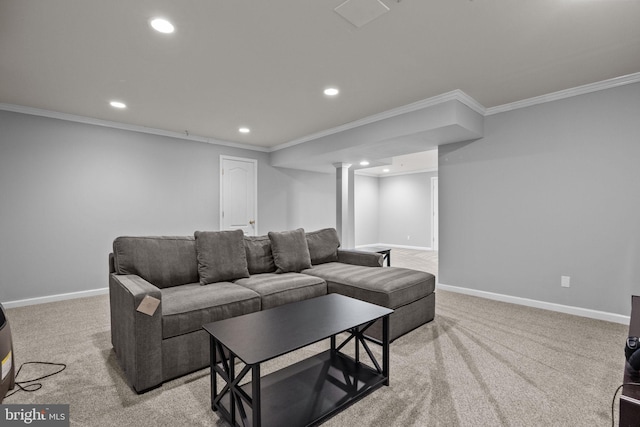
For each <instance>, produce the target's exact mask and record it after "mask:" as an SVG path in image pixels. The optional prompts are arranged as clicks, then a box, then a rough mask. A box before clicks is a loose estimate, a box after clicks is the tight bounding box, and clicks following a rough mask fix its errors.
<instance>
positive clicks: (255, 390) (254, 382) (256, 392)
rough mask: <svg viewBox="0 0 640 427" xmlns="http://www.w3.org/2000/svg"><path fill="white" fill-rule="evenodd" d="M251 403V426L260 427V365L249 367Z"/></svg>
mask: <svg viewBox="0 0 640 427" xmlns="http://www.w3.org/2000/svg"><path fill="white" fill-rule="evenodd" d="M251 403H252V406H253V407H252V408H251V411H252V414H253V426H254V427H260V425H261V419H262V417H261V416H260V412H261V411H260V364H259V363H256V364H255V365H253V366H252V367H251Z"/></svg>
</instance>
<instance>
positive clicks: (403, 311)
mask: <svg viewBox="0 0 640 427" xmlns="http://www.w3.org/2000/svg"><path fill="white" fill-rule="evenodd" d="M350 256H353V255H350ZM302 272H303V273H304V274H308V275H312V276H316V277H320V278H322V279H324V280H325V281H326V282H327V291H328V292H329V293H338V294H342V295H346V296H349V297H352V298H356V299H359V300H362V301H367V302H370V303H372V304H377V305H381V306H383V307H387V308H391V309H393V310H394V312H393V313H392V314H391V316H389V325H390V331H389V338H390V339H391V340H392V341H393V340H395V339H396V338H398V337H399V336H401V335H404V334H406V333H407V332H409V331H411V330H413V329H415V328H417V327H418V326H420V325H423V324H425V323H427V322H430V321H431V320H433V318H434V316H435V293H434V290H435V276H434V275H432V274H430V273H427V272H424V271H418V270H411V269H407V268H399V267H382V268H378V267H367V266H362V265H351V264H346V263H343V262H331V263H326V264H320V265H314V266H313V267H312V268H310V269H307V270H303V271H302ZM368 333H369V335H371V336H372V337H374V338H377V339H381V338H382V323H381V322H376V323H375V324H374V325H373V326H372V327H371V328H369V330H368Z"/></svg>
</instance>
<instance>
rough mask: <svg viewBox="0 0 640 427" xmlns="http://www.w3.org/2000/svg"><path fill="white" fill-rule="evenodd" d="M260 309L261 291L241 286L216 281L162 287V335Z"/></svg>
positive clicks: (177, 333)
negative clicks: (212, 282) (207, 283)
mask: <svg viewBox="0 0 640 427" xmlns="http://www.w3.org/2000/svg"><path fill="white" fill-rule="evenodd" d="M254 311H260V295H258V294H257V293H255V292H253V291H252V290H250V289H247V288H245V287H243V286H240V285H236V284H234V283H229V282H219V283H216V284H215V285H211V286H200V283H190V284H188V285H182V286H174V287H171V288H166V289H163V290H162V338H165V339H166V338H171V337H175V336H178V335H182V334H187V333H189V332H193V331H197V330H199V329H201V328H202V325H204V324H206V323H209V322H215V321H217V320H222V319H227V318H229V317H234V316H240V315H243V314H248V313H253V312H254Z"/></svg>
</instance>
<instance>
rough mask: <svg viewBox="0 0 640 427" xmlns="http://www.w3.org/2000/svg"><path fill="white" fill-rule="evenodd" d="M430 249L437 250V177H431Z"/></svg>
mask: <svg viewBox="0 0 640 427" xmlns="http://www.w3.org/2000/svg"><path fill="white" fill-rule="evenodd" d="M431 236H433V240H432V242H431V249H433V250H434V251H437V250H438V239H439V236H438V177H437V176H436V177H432V178H431Z"/></svg>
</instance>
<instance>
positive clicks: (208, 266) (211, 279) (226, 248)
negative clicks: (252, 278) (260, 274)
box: [194, 230, 249, 285]
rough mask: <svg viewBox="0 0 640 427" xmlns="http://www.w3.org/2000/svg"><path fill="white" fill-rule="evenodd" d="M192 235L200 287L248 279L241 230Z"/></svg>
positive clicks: (197, 232) (199, 232)
mask: <svg viewBox="0 0 640 427" xmlns="http://www.w3.org/2000/svg"><path fill="white" fill-rule="evenodd" d="M194 234H195V237H196V253H197V257H198V274H199V276H200V284H201V285H206V284H209V283H216V282H225V281H230V280H235V279H242V278H243V277H249V270H248V269H247V255H246V253H245V250H244V242H243V236H244V233H243V232H242V230H234V231H196V232H195V233H194Z"/></svg>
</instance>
